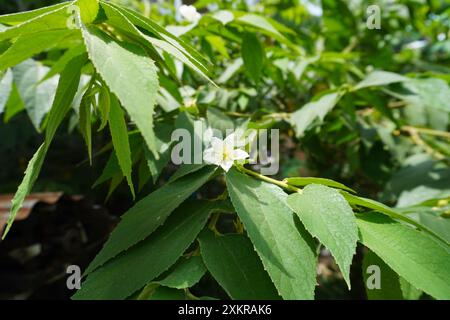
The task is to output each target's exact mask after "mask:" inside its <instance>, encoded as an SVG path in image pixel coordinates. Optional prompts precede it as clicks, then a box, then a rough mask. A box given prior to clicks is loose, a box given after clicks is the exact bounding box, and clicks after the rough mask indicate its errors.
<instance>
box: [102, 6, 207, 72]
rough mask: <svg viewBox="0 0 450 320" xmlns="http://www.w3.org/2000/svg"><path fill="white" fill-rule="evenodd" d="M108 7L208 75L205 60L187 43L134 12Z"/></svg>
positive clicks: (122, 8) (123, 8)
mask: <svg viewBox="0 0 450 320" xmlns="http://www.w3.org/2000/svg"><path fill="white" fill-rule="evenodd" d="M103 4H105V3H104V2H103V3H102V5H103ZM108 5H110V6H113V7H115V8H116V9H117V10H118V11H119V12H120V13H121V14H122V15H123V16H124V17H126V18H127V19H128V20H129V21H130V22H131V23H132V24H134V25H136V26H137V27H139V28H142V29H143V30H147V31H148V32H150V33H152V34H154V35H156V36H157V37H159V38H160V39H161V40H164V41H166V42H167V43H170V44H171V45H172V46H173V47H175V48H176V49H177V50H179V51H180V52H181V53H182V54H183V55H185V56H186V57H187V58H188V59H189V60H190V61H191V62H192V63H193V64H195V66H196V67H197V68H198V69H200V70H201V71H202V72H203V73H205V74H208V69H207V67H206V65H207V61H206V59H205V58H204V57H203V56H202V55H201V54H200V53H199V52H197V50H196V49H195V48H193V47H192V46H191V45H190V44H189V43H186V42H184V41H183V40H182V39H180V38H177V37H176V36H174V35H173V34H171V33H170V32H168V31H167V30H166V29H165V28H163V27H161V26H159V25H158V24H157V23H155V22H153V21H152V20H151V19H148V18H147V17H145V16H143V15H141V14H139V13H137V12H136V11H134V10H130V9H128V8H126V7H121V6H118V5H116V4H113V3H108ZM163 50H164V49H163ZM171 54H172V53H171Z"/></svg>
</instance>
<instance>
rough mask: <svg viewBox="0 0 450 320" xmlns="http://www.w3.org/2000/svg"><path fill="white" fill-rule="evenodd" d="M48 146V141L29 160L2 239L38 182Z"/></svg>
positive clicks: (12, 203)
mask: <svg viewBox="0 0 450 320" xmlns="http://www.w3.org/2000/svg"><path fill="white" fill-rule="evenodd" d="M47 148H48V147H47V145H46V143H43V144H42V145H41V146H40V147H39V149H38V150H37V151H36V153H35V154H34V155H33V158H31V160H30V162H28V166H27V169H26V170H25V176H24V177H23V180H22V182H21V183H20V185H19V187H18V188H17V191H16V194H15V195H14V198H13V200H12V202H11V212H10V213H9V216H8V224H7V225H6V228H5V231H4V232H3V236H2V240H4V239H5V237H6V235H7V234H8V232H9V230H10V229H11V226H12V224H13V223H14V220H15V218H16V215H17V212H18V211H19V209H20V208H21V207H22V203H23V201H24V200H25V197H26V196H27V195H28V194H29V193H30V191H31V188H32V187H33V185H34V183H35V182H36V179H37V177H38V175H39V172H40V171H41V168H42V164H43V162H44V158H45V155H46V153H47ZM0 231H1V230H0Z"/></svg>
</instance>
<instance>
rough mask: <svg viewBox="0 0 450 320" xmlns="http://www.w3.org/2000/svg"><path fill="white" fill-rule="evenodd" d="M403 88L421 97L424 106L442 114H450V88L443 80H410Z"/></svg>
mask: <svg viewBox="0 0 450 320" xmlns="http://www.w3.org/2000/svg"><path fill="white" fill-rule="evenodd" d="M403 86H404V87H405V88H406V89H408V90H410V91H411V92H413V93H415V94H416V95H418V96H419V99H420V101H421V102H422V104H423V105H425V106H427V107H428V108H432V109H436V110H439V111H441V112H450V105H449V104H448V102H449V100H450V87H449V86H448V84H447V82H446V81H444V80H442V79H437V78H428V79H409V81H407V82H405V83H404V84H403Z"/></svg>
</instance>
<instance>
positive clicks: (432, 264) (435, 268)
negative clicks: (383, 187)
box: [357, 213, 450, 300]
mask: <svg viewBox="0 0 450 320" xmlns="http://www.w3.org/2000/svg"><path fill="white" fill-rule="evenodd" d="M357 224H358V228H359V232H360V241H361V242H362V243H363V244H364V245H365V246H367V247H368V248H369V249H371V250H372V251H373V252H375V253H376V254H377V255H378V256H379V257H380V258H381V259H382V260H383V261H384V262H385V263H386V264H387V265H388V266H389V267H390V268H391V269H392V270H394V271H395V272H396V273H398V274H399V275H400V276H401V277H403V278H404V279H405V280H406V281H408V282H409V283H411V284H412V285H413V286H414V287H416V288H418V289H420V290H423V291H424V292H426V293H428V294H429V295H431V296H433V297H435V298H437V299H446V300H448V299H450V283H449V281H448V279H450V268H449V266H450V250H449V246H448V245H445V244H442V243H441V242H439V241H436V240H434V239H433V238H431V237H429V236H428V235H426V234H423V233H421V232H419V231H417V230H415V229H412V228H410V227H408V226H406V225H403V224H401V223H398V222H395V221H394V220H392V219H390V218H388V217H386V216H384V215H382V214H379V213H371V214H364V215H360V216H358V217H357Z"/></svg>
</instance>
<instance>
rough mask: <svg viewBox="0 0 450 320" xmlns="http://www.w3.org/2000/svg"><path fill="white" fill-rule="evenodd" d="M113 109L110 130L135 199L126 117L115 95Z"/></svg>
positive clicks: (118, 158) (117, 154) (112, 99)
mask: <svg viewBox="0 0 450 320" xmlns="http://www.w3.org/2000/svg"><path fill="white" fill-rule="evenodd" d="M110 99H111V109H110V110H109V120H108V121H109V129H110V131H111V137H112V142H113V146H114V150H115V152H116V157H117V160H118V162H119V165H120V168H121V170H122V172H123V175H124V176H125V177H126V179H127V182H128V186H129V187H130V190H131V193H132V195H133V198H134V197H135V194H134V186H133V180H132V179H131V169H132V168H131V167H132V165H131V151H130V142H129V141H128V130H127V124H126V123H125V115H124V113H123V111H122V108H121V107H120V104H119V101H118V100H117V98H116V97H115V96H114V95H111V97H110Z"/></svg>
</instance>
